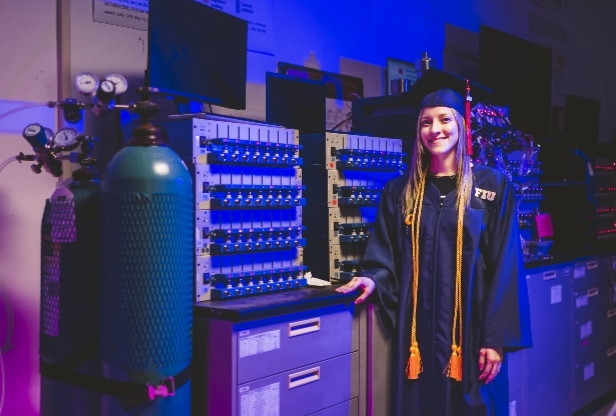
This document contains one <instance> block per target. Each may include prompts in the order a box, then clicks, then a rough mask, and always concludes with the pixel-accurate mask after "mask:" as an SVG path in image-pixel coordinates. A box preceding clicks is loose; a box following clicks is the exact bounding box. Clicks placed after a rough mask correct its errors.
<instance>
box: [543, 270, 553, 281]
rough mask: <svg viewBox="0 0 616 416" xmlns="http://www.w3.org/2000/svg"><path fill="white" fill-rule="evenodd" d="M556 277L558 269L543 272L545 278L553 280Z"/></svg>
mask: <svg viewBox="0 0 616 416" xmlns="http://www.w3.org/2000/svg"><path fill="white" fill-rule="evenodd" d="M552 279H556V270H550V271H547V272H543V280H552Z"/></svg>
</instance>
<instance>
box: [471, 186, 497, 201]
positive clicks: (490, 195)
mask: <svg viewBox="0 0 616 416" xmlns="http://www.w3.org/2000/svg"><path fill="white" fill-rule="evenodd" d="M475 196H476V197H479V198H481V199H487V200H488V201H494V198H495V197H496V192H492V191H486V190H484V189H479V188H475Z"/></svg>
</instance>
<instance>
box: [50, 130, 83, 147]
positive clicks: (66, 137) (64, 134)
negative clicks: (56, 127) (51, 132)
mask: <svg viewBox="0 0 616 416" xmlns="http://www.w3.org/2000/svg"><path fill="white" fill-rule="evenodd" d="M78 136H79V133H78V132H77V130H75V129H73V128H71V127H68V128H65V129H62V130H60V131H59V132H57V133H56V135H55V136H54V138H53V143H54V145H55V146H57V147H58V148H59V149H60V150H73V149H76V148H77V146H78V145H79V143H78V140H77V137H78Z"/></svg>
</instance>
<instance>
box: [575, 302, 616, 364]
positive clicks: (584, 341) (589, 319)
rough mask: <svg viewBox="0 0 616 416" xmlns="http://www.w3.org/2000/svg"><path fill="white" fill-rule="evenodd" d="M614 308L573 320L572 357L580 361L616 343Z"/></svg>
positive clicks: (615, 315)
mask: <svg viewBox="0 0 616 416" xmlns="http://www.w3.org/2000/svg"><path fill="white" fill-rule="evenodd" d="M615 331H616V308H613V309H608V310H603V311H600V312H597V313H593V314H591V315H588V316H586V317H584V318H580V319H577V320H575V321H574V322H573V334H572V335H573V358H574V360H575V362H581V361H584V360H586V359H588V358H591V357H592V356H594V355H597V354H598V353H599V351H602V350H604V349H605V348H606V347H607V346H609V345H613V344H616V340H615V338H616V334H615Z"/></svg>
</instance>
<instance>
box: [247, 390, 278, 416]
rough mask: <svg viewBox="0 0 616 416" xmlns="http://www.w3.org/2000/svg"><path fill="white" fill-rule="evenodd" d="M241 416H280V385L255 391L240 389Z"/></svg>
mask: <svg viewBox="0 0 616 416" xmlns="http://www.w3.org/2000/svg"><path fill="white" fill-rule="evenodd" d="M240 415H241V416H263V415H268V416H280V383H274V384H270V385H267V386H265V387H260V388H258V389H255V390H252V391H251V390H250V388H249V387H240Z"/></svg>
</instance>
